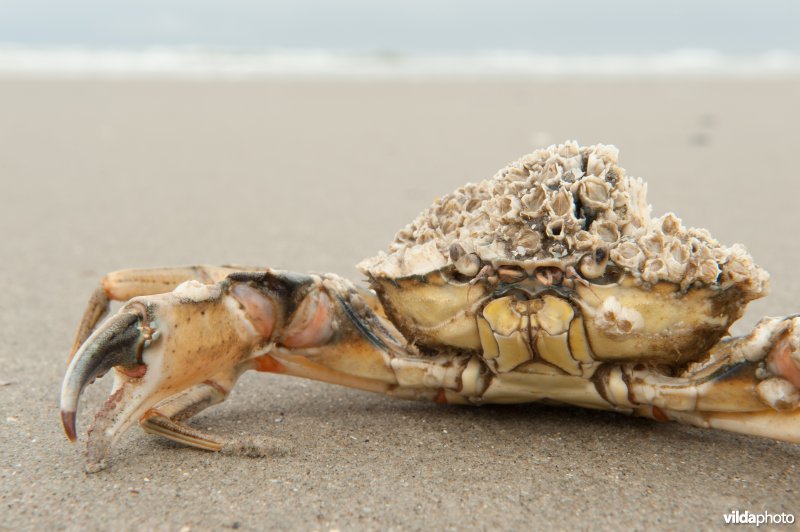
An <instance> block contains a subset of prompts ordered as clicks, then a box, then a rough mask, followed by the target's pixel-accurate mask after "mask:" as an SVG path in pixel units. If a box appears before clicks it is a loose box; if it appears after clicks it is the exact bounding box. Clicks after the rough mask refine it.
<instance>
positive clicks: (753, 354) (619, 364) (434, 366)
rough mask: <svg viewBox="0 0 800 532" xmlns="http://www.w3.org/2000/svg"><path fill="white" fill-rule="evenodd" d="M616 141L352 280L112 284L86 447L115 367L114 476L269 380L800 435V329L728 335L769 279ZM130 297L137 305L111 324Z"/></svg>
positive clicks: (533, 162)
mask: <svg viewBox="0 0 800 532" xmlns="http://www.w3.org/2000/svg"><path fill="white" fill-rule="evenodd" d="M617 155H618V154H617V150H616V148H614V147H612V146H603V145H598V146H592V147H579V146H578V145H577V144H575V143H566V144H564V145H560V146H551V147H550V148H548V149H545V150H538V151H536V152H534V153H533V154H530V155H527V156H525V157H523V158H522V159H520V160H519V161H517V162H515V163H513V164H511V165H509V166H508V167H506V168H504V169H503V170H501V171H500V172H499V173H498V174H497V175H496V176H495V177H494V178H493V179H491V180H487V181H483V182H481V183H478V184H470V185H466V186H465V187H463V188H461V189H459V190H457V191H455V192H454V193H452V194H449V195H447V196H445V197H443V198H441V199H440V200H438V201H437V202H436V203H434V205H433V206H432V207H431V208H429V209H427V210H426V211H424V212H423V213H422V214H421V215H420V216H419V217H418V218H417V219H416V220H415V221H414V222H412V223H411V224H410V225H409V226H407V227H406V228H405V229H403V230H402V231H400V232H399V233H398V235H397V237H396V238H395V241H394V242H393V243H392V244H391V246H390V248H389V250H388V253H381V254H379V255H378V256H377V257H374V258H372V259H368V260H366V261H364V262H362V263H361V264H360V265H359V267H360V269H361V270H362V271H363V272H364V273H365V275H366V276H367V278H368V280H369V284H370V289H369V290H367V289H363V288H360V287H358V286H356V285H354V284H352V283H351V282H349V281H347V280H345V279H342V278H340V277H338V276H336V275H332V274H327V275H313V274H309V275H306V274H298V273H291V272H285V271H278V270H272V269H265V268H247V267H237V266H223V267H211V266H195V267H187V268H166V269H156V270H126V271H121V272H116V273H112V274H109V275H107V276H106V277H104V278H103V280H102V282H101V286H100V287H99V288H98V289H97V291H96V292H95V294H94V295H93V296H92V299H91V300H90V303H89V307H88V309H87V311H86V313H85V315H84V319H83V320H82V323H81V325H80V327H79V331H78V336H77V338H76V342H75V346H74V349H73V356H72V358H71V362H70V365H69V367H68V369H67V373H66V376H65V378H64V384H63V388H62V397H61V415H62V421H63V424H64V428H65V430H66V432H67V435H68V437H69V438H70V439H73V440H74V439H75V438H76V431H75V414H76V411H77V404H78V399H79V397H80V394H81V392H82V390H83V388H84V387H85V386H86V385H87V384H88V383H89V382H91V381H92V380H93V379H94V378H96V377H97V376H99V375H102V374H104V373H105V372H107V371H108V370H110V369H112V368H113V369H114V375H115V379H114V386H113V389H112V393H111V395H110V397H109V399H108V401H107V402H106V404H105V405H104V406H103V407H102V408H101V409H100V411H99V412H98V414H97V416H96V418H95V423H94V425H93V427H92V428H91V429H90V430H89V439H88V444H87V445H88V459H87V468H88V469H89V470H96V469H99V468H102V467H104V466H105V465H106V464H107V460H108V458H109V456H110V454H111V450H112V448H113V444H114V443H115V441H116V440H117V439H118V438H119V436H120V435H121V434H122V433H123V432H124V431H125V430H126V429H127V428H129V427H130V426H131V425H132V424H133V423H135V422H138V423H139V424H140V425H141V427H142V428H143V429H144V430H146V431H147V432H150V433H154V434H158V435H161V436H164V437H166V438H169V439H171V440H174V441H177V442H181V443H184V444H187V445H191V446H195V447H199V448H202V449H207V450H212V451H219V450H221V449H224V448H225V445H226V443H227V444H230V442H226V441H224V440H222V439H218V438H214V437H210V436H208V435H207V434H205V433H201V432H200V431H198V430H196V429H194V428H192V427H190V426H188V425H186V424H185V422H186V421H187V420H188V419H189V418H191V417H192V416H194V415H195V414H197V413H198V412H200V411H202V410H204V409H205V408H208V407H209V406H212V405H214V404H217V403H219V402H221V401H223V400H224V399H225V398H226V397H227V395H228V394H229V392H230V390H231V388H232V387H233V386H234V384H235V382H236V380H237V379H238V377H239V376H240V375H241V374H242V373H243V372H245V371H247V370H250V369H254V370H257V371H266V372H273V373H284V374H287V375H294V376H300V377H306V378H311V379H317V380H321V381H325V382H331V383H336V384H341V385H344V386H350V387H353V388H358V389H362V390H368V391H373V392H380V393H385V394H388V395H391V396H396V397H401V398H407V399H427V400H432V401H436V402H440V403H462V404H476V405H477V404H483V403H521V402H532V401H545V402H549V403H555V404H570V405H577V406H583V407H588V408H594V409H601V410H610V411H616V412H621V413H627V414H633V415H638V416H643V417H648V418H652V419H657V420H661V421H666V420H674V421H680V422H684V423H688V424H692V425H696V426H702V427H713V428H720V429H725V430H730V431H735V432H741V433H745V434H752V435H759V436H766V437H770V438H775V439H781V440H786V441H791V442H800V408H798V405H800V391H798V389H800V354H798V351H799V350H798V342H799V341H800V318H797V317H794V316H791V317H787V318H768V319H764V320H762V321H761V322H760V323H759V324H758V325H757V326H756V328H755V329H754V330H753V332H752V333H750V334H749V335H746V336H743V337H737V338H731V337H727V336H726V334H727V331H728V329H729V328H730V326H731V324H732V323H733V322H734V321H736V320H737V319H739V317H741V315H742V313H743V312H744V308H745V305H746V304H747V303H748V302H749V301H751V300H753V299H756V298H759V297H762V296H763V295H765V294H766V289H767V283H768V275H767V274H766V272H764V271H763V270H762V269H761V268H759V267H758V266H756V265H755V264H754V263H753V260H752V259H751V257H750V256H749V255H748V253H747V252H746V250H745V249H744V248H743V247H742V246H740V245H734V246H732V247H725V246H723V245H721V244H719V243H718V242H717V241H716V240H714V239H713V238H712V237H711V236H710V235H709V234H708V233H707V232H706V231H704V230H699V229H692V228H686V227H684V226H683V225H682V223H681V221H680V220H679V219H678V218H676V217H675V216H674V215H672V214H667V215H665V216H662V217H660V218H655V219H654V218H652V217H651V214H650V207H649V205H648V204H647V202H646V186H645V184H644V182H643V181H642V180H641V179H636V178H630V177H627V176H626V175H625V172H624V170H623V169H622V168H620V167H619V166H618V165H617ZM110 300H115V301H125V302H126V304H125V305H124V306H123V307H122V308H121V309H120V311H119V312H118V313H117V314H115V315H114V316H112V317H111V318H109V319H108V320H106V321H105V322H103V323H102V324H101V325H100V326H99V327H97V329H96V330H95V327H96V325H97V324H98V323H99V321H100V319H101V318H102V316H103V315H104V313H105V312H106V311H107V309H108V304H109V301H110Z"/></svg>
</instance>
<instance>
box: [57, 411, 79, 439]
mask: <svg viewBox="0 0 800 532" xmlns="http://www.w3.org/2000/svg"><path fill="white" fill-rule="evenodd" d="M61 425H62V426H63V427H64V432H65V433H66V435H67V438H69V441H71V442H74V441H75V440H76V439H77V436H76V434H75V412H69V411H67V410H62V411H61Z"/></svg>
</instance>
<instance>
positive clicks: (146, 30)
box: [0, 0, 800, 53]
mask: <svg viewBox="0 0 800 532" xmlns="http://www.w3.org/2000/svg"><path fill="white" fill-rule="evenodd" d="M0 43H16V44H24V45H63V44H68V45H86V46H93V47H143V46H153V45H204V46H211V47H225V48H245V49H263V48H276V47H277V48H331V49H339V50H364V51H395V52H426V51H434V52H470V51H476V50H509V49H512V50H514V49H516V50H526V51H534V52H537V51H538V52H546V53H633V52H660V51H669V50H675V49H684V48H707V49H715V50H719V51H722V52H729V53H759V52H765V51H770V50H788V51H800V1H798V0H758V1H756V0H751V1H745V0H703V1H699V0H698V1H692V0H672V1H669V2H655V1H644V0H639V1H632V0H631V1H628V0H604V1H593V0H582V1H564V0H550V1H548V2H537V1H524V0H519V1H515V0H462V1H455V0H452V1H444V0H404V1H394V0H393V1H381V0H372V1H357V0H348V1H343V2H334V1H326V0H278V1H269V0H261V1H259V0H219V1H211V0H138V1H136V2H129V1H113V0H59V1H57V0H50V1H42V0H0Z"/></svg>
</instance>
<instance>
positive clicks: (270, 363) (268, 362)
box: [253, 355, 286, 373]
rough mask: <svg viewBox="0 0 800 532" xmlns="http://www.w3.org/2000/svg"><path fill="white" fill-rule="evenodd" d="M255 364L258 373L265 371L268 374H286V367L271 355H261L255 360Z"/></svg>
mask: <svg viewBox="0 0 800 532" xmlns="http://www.w3.org/2000/svg"><path fill="white" fill-rule="evenodd" d="M253 362H254V363H255V367H254V369H255V370H256V371H263V372H266V373H285V372H286V367H285V366H284V365H283V364H281V363H280V362H278V361H277V360H275V359H274V358H272V357H271V356H269V355H261V356H260V357H258V358H256V359H254V360H253Z"/></svg>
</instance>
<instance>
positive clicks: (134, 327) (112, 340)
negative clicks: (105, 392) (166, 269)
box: [61, 311, 151, 441]
mask: <svg viewBox="0 0 800 532" xmlns="http://www.w3.org/2000/svg"><path fill="white" fill-rule="evenodd" d="M143 319H144V318H143V315H142V314H141V313H139V312H130V311H129V312H122V313H120V314H117V315H115V316H113V317H111V318H109V319H108V320H107V321H106V322H105V323H104V324H103V325H102V326H101V327H100V328H98V329H97V330H96V331H95V332H94V333H93V334H92V335H91V336H90V337H89V338H88V339H87V340H86V342H85V343H84V344H83V346H81V348H80V350H78V352H77V353H76V354H75V356H74V357H73V359H72V362H70V365H69V367H68V368H67V373H66V375H65V376H64V382H63V383H62V386H61V424H62V425H63V427H64V432H65V433H66V435H67V438H69V440H70V441H75V439H76V431H75V417H76V413H77V410H78V401H79V399H80V396H81V393H82V392H83V390H84V388H85V387H86V386H87V385H88V384H90V383H91V382H93V381H94V379H96V378H97V377H102V376H103V375H105V374H106V372H108V370H110V369H111V368H113V367H115V366H121V369H122V370H123V372H125V373H126V374H128V375H130V376H132V377H133V376H142V375H144V373H145V372H146V367H145V366H144V365H143V364H141V353H142V349H143V347H144V345H145V343H146V342H147V341H148V340H149V339H150V336H151V334H150V333H151V331H150V329H149V327H147V334H145V333H144V332H143V329H144V327H143V324H142V321H143Z"/></svg>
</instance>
